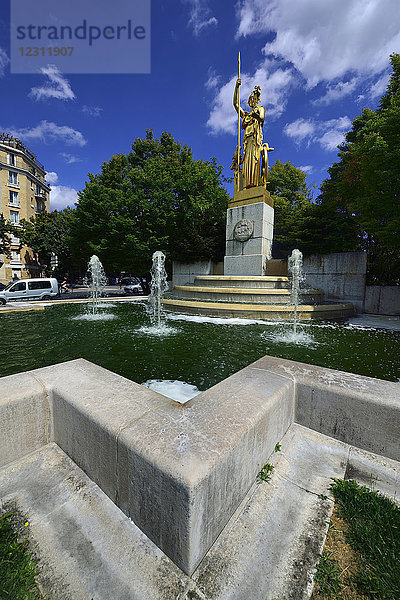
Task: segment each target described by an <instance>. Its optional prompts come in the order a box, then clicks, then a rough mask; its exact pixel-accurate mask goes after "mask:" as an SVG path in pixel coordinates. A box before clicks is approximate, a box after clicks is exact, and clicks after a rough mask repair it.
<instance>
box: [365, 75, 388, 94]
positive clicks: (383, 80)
mask: <svg viewBox="0 0 400 600" xmlns="http://www.w3.org/2000/svg"><path fill="white" fill-rule="evenodd" d="M389 79H390V73H385V74H384V75H382V77H379V79H378V81H376V82H375V83H374V84H373V85H372V86H371V88H370V89H369V94H370V96H371V98H380V97H381V96H383V94H384V93H385V92H386V88H387V85H388V83H389Z"/></svg>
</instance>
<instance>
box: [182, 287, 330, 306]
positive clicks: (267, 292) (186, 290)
mask: <svg viewBox="0 0 400 600" xmlns="http://www.w3.org/2000/svg"><path fill="white" fill-rule="evenodd" d="M173 291H174V296H175V297H177V298H179V299H191V300H196V301H201V300H205V301H210V302H232V303H246V304H249V303H250V304H288V303H290V297H291V291H290V290H287V289H269V288H239V287H211V286H209V287H200V286H199V285H177V286H175V287H174V290H173ZM322 300H323V292H322V290H304V292H302V293H301V301H302V302H304V303H306V304H314V303H318V302H321V301H322Z"/></svg>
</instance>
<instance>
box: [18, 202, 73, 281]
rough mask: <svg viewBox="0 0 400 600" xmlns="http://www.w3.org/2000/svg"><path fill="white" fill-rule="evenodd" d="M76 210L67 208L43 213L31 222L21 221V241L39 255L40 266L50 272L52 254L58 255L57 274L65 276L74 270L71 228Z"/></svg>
mask: <svg viewBox="0 0 400 600" xmlns="http://www.w3.org/2000/svg"><path fill="white" fill-rule="evenodd" d="M73 214H74V209H72V208H65V209H64V210H61V211H57V210H55V211H53V212H51V213H48V212H41V213H39V214H37V215H36V217H32V218H31V219H30V220H29V221H25V220H23V221H21V225H22V230H21V231H20V232H19V235H20V238H21V241H22V242H23V243H24V244H26V245H27V246H29V248H32V250H34V251H35V252H37V253H38V256H39V262H40V264H41V265H42V266H43V267H44V268H45V269H46V271H47V272H50V259H51V254H52V252H54V254H56V255H57V258H58V268H57V269H56V273H57V272H58V273H59V274H65V273H68V272H70V270H71V268H72V259H71V250H70V247H71V228H72V224H73Z"/></svg>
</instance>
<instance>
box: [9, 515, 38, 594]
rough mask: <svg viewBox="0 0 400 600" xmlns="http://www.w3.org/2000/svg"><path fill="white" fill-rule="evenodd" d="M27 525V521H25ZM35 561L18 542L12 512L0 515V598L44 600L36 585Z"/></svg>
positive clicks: (24, 543)
mask: <svg viewBox="0 0 400 600" xmlns="http://www.w3.org/2000/svg"><path fill="white" fill-rule="evenodd" d="M26 525H27V523H26ZM36 563H37V560H34V559H32V555H31V554H30V553H29V552H28V550H27V542H26V541H24V542H19V541H18V536H17V534H16V532H15V531H14V528H13V521H12V513H6V514H5V515H2V516H1V517H0V598H4V599H5V598H10V600H11V599H12V600H44V599H43V598H42V596H41V594H40V592H39V590H38V589H37V585H36V580H35V577H36Z"/></svg>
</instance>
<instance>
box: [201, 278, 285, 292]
mask: <svg viewBox="0 0 400 600" xmlns="http://www.w3.org/2000/svg"><path fill="white" fill-rule="evenodd" d="M194 285H196V286H197V285H198V286H211V287H230V288H233V287H240V288H263V289H265V288H270V289H281V288H282V289H290V288H291V279H290V278H289V277H280V276H279V277H278V276H276V277H275V276H270V275H263V276H256V275H247V276H245V275H197V276H196V277H195V279H194Z"/></svg>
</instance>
